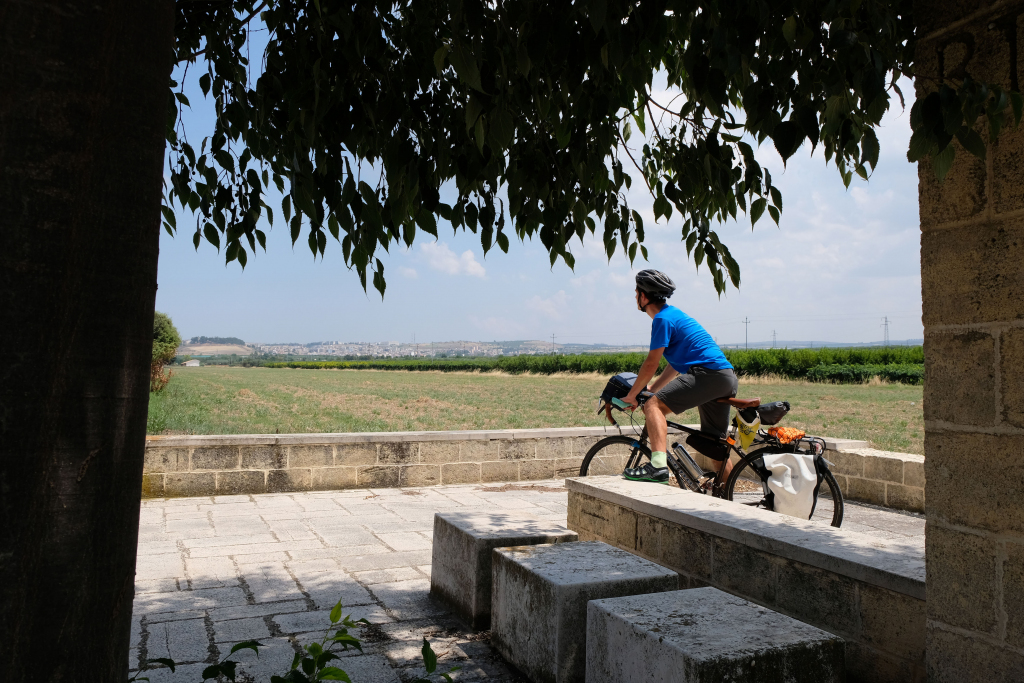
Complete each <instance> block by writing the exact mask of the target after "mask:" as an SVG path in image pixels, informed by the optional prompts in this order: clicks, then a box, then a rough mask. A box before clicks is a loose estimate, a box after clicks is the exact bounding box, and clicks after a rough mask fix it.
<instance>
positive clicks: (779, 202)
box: [768, 185, 782, 209]
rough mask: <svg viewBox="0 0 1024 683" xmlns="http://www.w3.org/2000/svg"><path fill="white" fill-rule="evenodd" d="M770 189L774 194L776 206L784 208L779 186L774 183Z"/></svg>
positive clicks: (773, 201) (773, 200) (773, 199)
mask: <svg viewBox="0 0 1024 683" xmlns="http://www.w3.org/2000/svg"><path fill="white" fill-rule="evenodd" d="M768 191H769V192H770V193H771V195H772V204H774V205H775V206H777V207H779V208H780V209H781V208H782V193H781V192H779V188H777V187H775V186H774V185H772V186H771V187H770V188H768Z"/></svg>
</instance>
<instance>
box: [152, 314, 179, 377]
mask: <svg viewBox="0 0 1024 683" xmlns="http://www.w3.org/2000/svg"><path fill="white" fill-rule="evenodd" d="M179 346H181V335H180V334H178V328H176V327H175V326H174V323H173V322H171V317H170V316H169V315H167V314H166V313H161V312H160V311H157V312H156V313H155V314H154V316H153V362H154V363H155V362H157V361H160V362H162V363H164V364H166V363H170V362H171V361H172V360H174V356H175V354H176V353H177V349H178V347H179Z"/></svg>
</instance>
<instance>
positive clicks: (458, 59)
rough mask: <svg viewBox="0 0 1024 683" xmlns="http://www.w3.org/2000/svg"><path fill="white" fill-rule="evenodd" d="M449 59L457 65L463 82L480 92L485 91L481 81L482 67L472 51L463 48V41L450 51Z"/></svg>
mask: <svg viewBox="0 0 1024 683" xmlns="http://www.w3.org/2000/svg"><path fill="white" fill-rule="evenodd" d="M448 61H449V62H451V63H452V66H454V67H455V73H457V74H458V75H459V78H460V79H462V82H463V83H465V84H466V85H468V86H469V87H471V88H473V89H474V90H476V91H478V92H483V91H484V87H483V85H481V83H480V68H479V67H478V66H477V64H476V60H475V59H473V55H472V53H470V52H469V51H467V50H465V49H463V47H462V44H461V43H456V44H455V48H454V49H453V50H452V51H451V52H450V53H449V55H448Z"/></svg>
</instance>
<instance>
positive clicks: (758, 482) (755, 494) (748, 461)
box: [725, 446, 844, 527]
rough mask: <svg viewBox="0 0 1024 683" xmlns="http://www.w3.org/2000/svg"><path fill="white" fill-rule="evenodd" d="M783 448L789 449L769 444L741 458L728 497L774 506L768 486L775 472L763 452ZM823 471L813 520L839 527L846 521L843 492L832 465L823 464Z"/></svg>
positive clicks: (727, 488) (763, 506)
mask: <svg viewBox="0 0 1024 683" xmlns="http://www.w3.org/2000/svg"><path fill="white" fill-rule="evenodd" d="M783 452H786V451H783V450H781V449H779V448H777V447H771V446H769V447H766V448H761V449H758V450H756V451H754V452H753V453H749V454H748V455H747V456H745V457H744V458H743V459H742V460H740V461H739V463H737V464H736V466H735V467H734V468H733V470H732V473H731V474H730V475H729V481H727V482H726V484H725V499H726V500H733V501H736V502H738V503H743V504H744V505H749V506H751V507H757V508H761V509H762V510H772V509H773V502H772V501H773V497H774V494H772V492H771V489H769V487H768V477H769V476H771V472H770V471H769V470H768V469H767V468H766V467H765V465H764V459H763V456H765V455H770V454H773V453H783ZM819 474H820V475H821V484H820V485H819V486H818V499H817V501H816V502H815V504H814V510H813V511H812V512H811V517H810V520H811V521H812V522H820V523H822V524H829V525H831V526H835V527H838V526H840V525H842V523H843V511H844V510H843V493H842V491H840V490H839V483H838V482H836V479H835V477H833V476H832V473H831V472H829V471H828V469H825V468H822V469H821V470H820V471H819Z"/></svg>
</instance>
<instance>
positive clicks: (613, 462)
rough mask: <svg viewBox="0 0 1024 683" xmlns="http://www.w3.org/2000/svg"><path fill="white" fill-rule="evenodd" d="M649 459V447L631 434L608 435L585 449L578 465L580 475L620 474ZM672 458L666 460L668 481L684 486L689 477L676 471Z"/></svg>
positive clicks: (674, 484)
mask: <svg viewBox="0 0 1024 683" xmlns="http://www.w3.org/2000/svg"><path fill="white" fill-rule="evenodd" d="M650 460H651V449H650V448H649V447H648V446H647V444H646V443H643V442H641V441H640V440H639V439H637V438H634V437H631V436H608V437H605V438H603V439H601V440H600V441H598V442H597V443H595V444H594V445H593V447H592V448H591V449H590V450H589V451H587V454H586V456H584V458H583V463H582V464H581V465H580V476H581V477H597V476H603V475H618V474H622V470H624V469H626V468H627V467H639V466H640V465H643V464H644V463H645V462H650ZM677 469H678V468H677V467H676V464H675V463H674V462H673V461H672V458H669V460H668V470H669V474H670V476H669V481H668V483H669V484H671V485H672V486H683V487H685V486H686V482H687V481H688V479H689V477H686V478H684V473H681V472H679V471H677Z"/></svg>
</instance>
